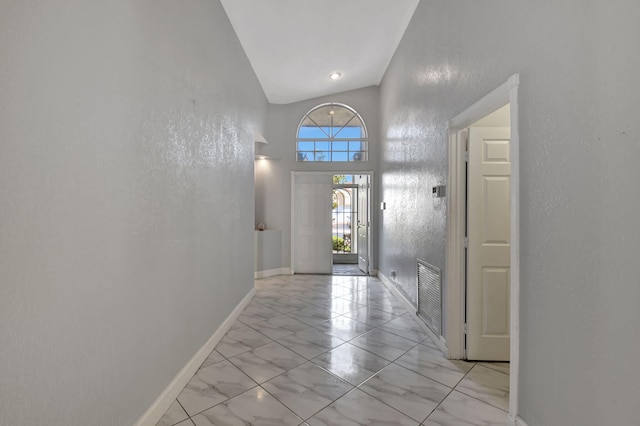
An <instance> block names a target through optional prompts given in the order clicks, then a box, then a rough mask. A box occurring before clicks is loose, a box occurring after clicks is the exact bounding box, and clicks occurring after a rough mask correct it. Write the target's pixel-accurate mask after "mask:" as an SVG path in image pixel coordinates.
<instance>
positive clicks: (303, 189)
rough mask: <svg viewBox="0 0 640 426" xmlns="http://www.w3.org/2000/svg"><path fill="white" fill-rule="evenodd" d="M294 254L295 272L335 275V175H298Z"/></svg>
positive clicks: (293, 213) (296, 177)
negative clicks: (333, 227) (332, 210)
mask: <svg viewBox="0 0 640 426" xmlns="http://www.w3.org/2000/svg"><path fill="white" fill-rule="evenodd" d="M293 179H294V182H293V212H292V215H293V217H292V219H293V220H292V226H293V229H292V242H293V246H292V254H293V271H294V273H304V274H331V272H332V266H333V258H332V243H331V207H332V206H331V190H332V188H333V180H332V176H331V174H311V173H309V174H294V175H293Z"/></svg>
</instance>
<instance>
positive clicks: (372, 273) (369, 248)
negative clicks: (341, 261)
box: [291, 170, 375, 276]
mask: <svg viewBox="0 0 640 426" xmlns="http://www.w3.org/2000/svg"><path fill="white" fill-rule="evenodd" d="M305 174H306V175H329V176H333V175H368V176H369V196H368V197H367V198H368V199H367V204H368V208H369V214H370V215H371V213H372V209H371V206H372V205H373V204H372V201H373V200H372V199H371V198H372V196H373V194H374V187H373V186H374V173H373V171H371V170H348V171H345V170H337V171H314V172H304V171H292V172H291V274H295V273H296V272H295V270H294V266H293V265H295V263H294V260H295V259H294V256H295V253H296V244H295V241H294V235H295V229H294V227H295V223H294V220H293V218H294V217H295V182H296V181H295V179H296V176H298V175H305ZM369 225H370V226H369V229H368V230H367V256H368V258H369V276H375V271H374V270H373V268H372V267H371V265H372V264H373V262H372V261H371V260H372V257H373V256H372V249H373V241H372V238H371V235H372V232H371V229H372V228H373V226H374V223H373V217H372V216H370V217H369Z"/></svg>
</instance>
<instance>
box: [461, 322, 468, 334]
mask: <svg viewBox="0 0 640 426" xmlns="http://www.w3.org/2000/svg"><path fill="white" fill-rule="evenodd" d="M462 331H464V334H467V331H468V329H467V323H466V322H465V323H464V326H463V327H462Z"/></svg>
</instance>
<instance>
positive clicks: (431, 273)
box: [417, 259, 442, 336]
mask: <svg viewBox="0 0 640 426" xmlns="http://www.w3.org/2000/svg"><path fill="white" fill-rule="evenodd" d="M417 260H418V312H417V314H418V317H420V318H421V319H422V320H423V321H424V322H425V324H427V326H428V327H429V328H430V329H431V331H433V332H434V333H435V334H436V335H437V336H441V335H442V275H441V273H440V269H438V268H436V267H435V266H433V265H430V264H428V263H427V262H425V261H424V260H421V259H417Z"/></svg>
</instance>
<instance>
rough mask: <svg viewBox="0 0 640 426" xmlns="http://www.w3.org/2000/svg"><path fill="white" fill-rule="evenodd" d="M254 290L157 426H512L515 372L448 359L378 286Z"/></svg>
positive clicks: (265, 282) (266, 282) (348, 283)
mask: <svg viewBox="0 0 640 426" xmlns="http://www.w3.org/2000/svg"><path fill="white" fill-rule="evenodd" d="M255 284H256V295H255V297H254V298H253V300H252V301H251V302H250V304H249V305H248V306H247V308H246V309H245V311H244V312H243V313H242V314H241V315H240V316H239V318H238V320H237V321H236V322H235V323H234V324H233V326H232V327H231V329H230V330H229V332H228V333H227V334H226V335H225V336H224V337H223V338H222V340H221V341H220V343H219V344H218V345H217V346H216V348H215V349H214V351H213V352H212V353H211V355H209V357H208V358H207V360H206V361H205V362H204V363H203V365H202V366H201V367H200V369H199V371H198V372H197V373H196V374H195V375H194V376H193V378H192V379H191V381H190V382H189V383H188V384H187V386H186V387H185V389H184V390H183V391H182V393H181V394H180V395H179V396H178V398H177V399H176V400H175V401H174V402H173V404H172V405H171V407H170V408H169V409H168V410H167V412H166V413H165V415H164V416H163V417H162V419H161V420H160V421H159V422H158V424H157V426H175V425H179V426H207V425H216V426H218V425H220V426H225V425H254V426H271V425H309V426H320V425H338V426H342V425H344V426H352V425H353V426H355V425H362V426H366V425H402V426H404V425H414V426H418V425H425V426H476V425H478V426H480V425H481V426H492V425H495V426H498V425H506V424H507V409H508V405H509V364H508V363H489V362H478V363H475V362H465V361H450V360H447V359H446V358H445V357H444V355H442V353H441V352H440V351H439V349H438V348H437V346H436V345H435V344H434V342H433V341H431V340H430V339H429V337H428V335H427V334H426V333H425V332H424V330H423V328H422V327H421V326H420V324H419V323H418V322H417V321H419V319H417V318H416V317H415V315H414V314H413V313H412V312H409V311H407V310H406V309H405V306H404V305H403V304H402V303H401V302H400V301H398V300H397V299H396V298H395V297H394V296H393V294H392V293H390V292H389V291H388V290H387V289H386V288H385V287H384V285H383V284H382V283H381V282H380V281H379V280H378V279H377V278H374V277H366V276H342V275H333V276H331V275H286V276H276V277H269V278H264V279H259V280H256V282H255Z"/></svg>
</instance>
